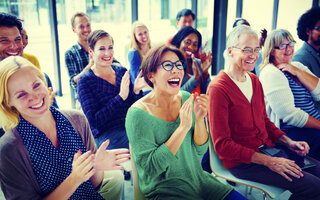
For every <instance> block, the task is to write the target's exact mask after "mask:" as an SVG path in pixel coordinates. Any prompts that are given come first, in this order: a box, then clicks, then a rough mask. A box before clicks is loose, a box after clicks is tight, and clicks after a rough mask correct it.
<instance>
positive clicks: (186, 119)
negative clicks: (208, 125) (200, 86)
mask: <svg viewBox="0 0 320 200" xmlns="http://www.w3.org/2000/svg"><path fill="white" fill-rule="evenodd" d="M193 98H194V96H193V95H191V96H190V97H189V99H187V100H186V101H185V102H184V104H183V105H182V106H181V108H180V111H179V114H180V126H181V127H183V128H184V129H185V130H186V131H189V130H190V128H191V126H192V104H193Z"/></svg>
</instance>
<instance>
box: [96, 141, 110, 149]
mask: <svg viewBox="0 0 320 200" xmlns="http://www.w3.org/2000/svg"><path fill="white" fill-rule="evenodd" d="M109 144H110V140H109V139H107V140H106V141H104V142H103V143H102V144H101V146H100V147H99V149H103V150H106V149H107V147H108V145H109Z"/></svg>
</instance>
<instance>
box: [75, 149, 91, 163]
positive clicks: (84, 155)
mask: <svg viewBox="0 0 320 200" xmlns="http://www.w3.org/2000/svg"><path fill="white" fill-rule="evenodd" d="M91 154H92V152H91V151H87V152H85V153H84V154H82V155H81V156H79V158H78V159H77V162H78V164H81V163H82V162H83V161H84V160H85V159H87V158H88V157H89V156H90V155H91Z"/></svg>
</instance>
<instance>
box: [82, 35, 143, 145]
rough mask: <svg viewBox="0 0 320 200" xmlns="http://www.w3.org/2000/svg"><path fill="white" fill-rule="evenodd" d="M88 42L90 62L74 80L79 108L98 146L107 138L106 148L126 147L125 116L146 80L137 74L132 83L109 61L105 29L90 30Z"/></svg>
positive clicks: (110, 51)
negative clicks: (89, 65)
mask: <svg viewBox="0 0 320 200" xmlns="http://www.w3.org/2000/svg"><path fill="white" fill-rule="evenodd" d="M88 43H89V53H90V56H91V57H92V59H93V61H94V64H93V66H92V67H91V68H90V69H88V70H87V71H86V72H85V73H83V75H81V77H80V78H79V81H78V95H79V101H80V103H81V107H82V109H83V111H84V113H85V115H86V117H87V119H88V121H89V124H90V127H91V130H92V133H93V136H94V137H95V141H96V144H97V145H98V146H100V145H101V144H102V143H103V142H104V141H105V140H106V139H110V141H111V142H112V143H111V144H110V145H109V146H108V149H114V148H129V142H128V137H127V134H126V129H125V117H126V114H127V111H128V108H129V107H130V106H131V105H132V104H133V103H134V102H135V101H136V100H137V99H139V98H140V97H141V96H142V95H141V92H140V91H141V89H142V88H143V87H144V86H145V85H146V83H145V82H144V80H143V78H141V73H140V74H139V75H138V77H137V78H136V81H135V83H134V85H133V84H132V83H131V82H130V76H129V72H128V71H127V69H126V68H124V67H122V66H118V65H114V64H113V63H112V58H113V54H114V50H113V45H114V44H113V38H112V37H111V35H109V34H108V33H107V32H105V31H103V30H96V31H93V32H92V33H91V34H90V35H89V37H88Z"/></svg>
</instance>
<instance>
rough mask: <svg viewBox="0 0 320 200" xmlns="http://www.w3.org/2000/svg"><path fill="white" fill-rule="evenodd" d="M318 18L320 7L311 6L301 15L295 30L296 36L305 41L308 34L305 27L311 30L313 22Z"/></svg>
mask: <svg viewBox="0 0 320 200" xmlns="http://www.w3.org/2000/svg"><path fill="white" fill-rule="evenodd" d="M319 20H320V7H313V8H311V9H310V10H308V11H307V12H306V13H304V14H303V15H301V17H300V19H299V21H298V26H297V32H298V36H299V38H300V39H301V40H303V41H307V40H308V35H307V33H306V31H307V29H309V30H312V29H313V28H314V26H315V24H316V23H317V22H318V21H319Z"/></svg>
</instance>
